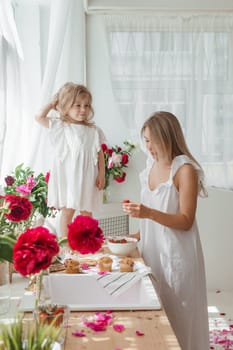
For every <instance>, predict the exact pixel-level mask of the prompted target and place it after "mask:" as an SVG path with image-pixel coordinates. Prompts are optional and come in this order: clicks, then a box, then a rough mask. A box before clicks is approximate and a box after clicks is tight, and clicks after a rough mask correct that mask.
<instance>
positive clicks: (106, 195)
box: [103, 187, 110, 204]
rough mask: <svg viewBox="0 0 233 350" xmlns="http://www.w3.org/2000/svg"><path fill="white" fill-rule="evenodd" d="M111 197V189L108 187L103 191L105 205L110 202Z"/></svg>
mask: <svg viewBox="0 0 233 350" xmlns="http://www.w3.org/2000/svg"><path fill="white" fill-rule="evenodd" d="M109 197H110V189H109V188H108V187H107V188H105V189H104V190H103V204H106V203H108V202H109Z"/></svg>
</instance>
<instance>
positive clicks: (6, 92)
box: [0, 0, 85, 181]
mask: <svg viewBox="0 0 233 350" xmlns="http://www.w3.org/2000/svg"><path fill="white" fill-rule="evenodd" d="M4 1H6V2H7V3H8V5H9V3H10V1H8V0H4ZM0 5H2V2H1V3H0ZM0 12H2V7H0ZM9 12H11V14H13V13H14V17H12V18H13V21H11V22H10V21H7V23H8V27H9V26H10V25H12V26H13V28H17V29H16V33H18V34H17V36H16V38H18V39H19V42H18V41H17V40H15V46H12V47H11V46H10V45H7V42H6V40H4V39H2V40H1V46H0V59H1V63H2V64H1V66H0V76H1V80H0V82H1V85H0V99H1V101H3V102H4V104H3V106H4V107H3V108H4V113H3V115H4V119H5V125H6V128H5V130H4V132H2V134H1V140H2V139H3V142H2V144H1V145H2V159H1V163H0V167H1V181H2V179H3V177H4V176H5V175H7V174H9V173H10V172H11V171H12V170H13V169H14V168H15V166H16V165H18V164H19V163H24V164H25V165H27V166H31V167H32V168H33V169H34V170H35V171H36V172H38V171H43V172H45V171H48V170H49V169H50V166H51V162H52V153H53V151H52V147H51V145H50V143H49V142H48V137H47V130H46V129H43V128H42V127H41V126H40V125H37V123H36V122H35V119H34V115H35V114H36V112H37V110H38V109H39V108H41V107H42V106H43V104H45V103H46V102H48V101H49V100H50V98H52V95H53V94H54V93H55V92H56V91H57V89H58V88H59V87H60V86H61V85H62V84H64V83H65V82H67V81H74V82H78V83H85V64H84V62H85V14H84V9H83V3H82V2H79V1H78V2H77V1H75V0H66V1H63V0H50V1H47V2H33V1H28V2H27V1H26V2H21V1H14V7H12V6H10V7H9ZM4 18H5V16H4ZM1 23H2V22H1ZM0 28H1V27H0ZM11 32H13V31H11ZM0 33H1V31H0ZM19 43H20V44H19ZM20 45H21V46H20ZM20 47H22V52H23V54H21V52H20V50H19V49H20ZM16 48H17V50H16ZM16 51H17V52H16ZM22 56H23V58H22ZM5 68H6V69H5ZM1 131H2V130H1Z"/></svg>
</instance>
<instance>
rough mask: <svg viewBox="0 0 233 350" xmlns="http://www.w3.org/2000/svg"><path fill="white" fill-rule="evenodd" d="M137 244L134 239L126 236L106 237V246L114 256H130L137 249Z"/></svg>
mask: <svg viewBox="0 0 233 350" xmlns="http://www.w3.org/2000/svg"><path fill="white" fill-rule="evenodd" d="M137 242H138V241H137V239H136V238H133V237H128V236H116V237H107V246H108V248H109V250H110V251H111V252H112V253H113V254H116V255H122V256H128V255H130V254H131V253H132V252H133V251H134V250H135V249H136V248H137Z"/></svg>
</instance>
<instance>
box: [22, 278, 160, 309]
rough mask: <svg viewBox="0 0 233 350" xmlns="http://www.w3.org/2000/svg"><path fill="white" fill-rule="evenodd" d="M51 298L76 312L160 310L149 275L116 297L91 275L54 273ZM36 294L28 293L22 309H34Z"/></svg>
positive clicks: (51, 281)
mask: <svg viewBox="0 0 233 350" xmlns="http://www.w3.org/2000/svg"><path fill="white" fill-rule="evenodd" d="M49 279H50V280H49V284H50V288H51V289H50V293H51V294H50V296H51V301H52V302H53V303H57V304H67V305H69V307H70V309H71V310H73V311H94V310H108V309H109V310H159V309H161V305H160V301H159V298H158V296H157V294H156V292H155V289H154V287H153V285H152V282H151V279H150V277H149V276H145V277H143V278H142V279H140V280H139V281H137V282H136V284H135V285H134V286H132V287H131V288H129V289H128V290H126V291H125V292H124V293H122V294H121V295H119V296H117V297H113V296H111V295H110V294H108V293H107V292H106V290H105V289H103V287H102V286H101V285H100V284H99V283H98V282H97V280H96V279H95V278H94V277H93V276H91V275H88V274H87V275H85V274H77V275H70V274H54V273H53V274H51V275H50V276H49ZM34 305H35V295H34V294H33V293H32V292H25V293H24V295H23V298H22V300H21V304H20V310H21V311H32V310H33V309H34Z"/></svg>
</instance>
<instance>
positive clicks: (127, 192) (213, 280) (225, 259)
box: [87, 15, 233, 290]
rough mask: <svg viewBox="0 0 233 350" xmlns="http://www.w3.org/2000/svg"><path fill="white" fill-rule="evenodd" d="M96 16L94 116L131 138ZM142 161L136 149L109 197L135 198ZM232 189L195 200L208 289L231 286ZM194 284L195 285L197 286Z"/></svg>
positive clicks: (90, 81)
mask: <svg viewBox="0 0 233 350" xmlns="http://www.w3.org/2000/svg"><path fill="white" fill-rule="evenodd" d="M100 18H101V17H100V16H97V15H96V16H95V15H91V16H88V19H87V85H88V87H89V88H90V89H91V91H92V93H93V97H94V108H95V112H96V114H95V120H96V123H97V124H98V125H99V126H101V127H102V128H103V130H104V131H105V133H106V136H107V138H108V139H109V141H110V142H111V143H112V144H115V143H117V144H119V143H121V142H122V141H124V140H125V139H128V138H131V135H130V131H129V130H128V129H127V128H126V125H125V123H124V121H123V120H122V119H121V116H120V114H119V112H118V109H117V106H116V104H115V101H114V97H113V95H112V90H111V83H110V81H109V78H108V69H109V67H108V63H107V57H108V52H107V48H106V46H105V33H104V27H103V24H102V22H101V19H100ZM144 165H145V157H144V155H143V153H142V152H139V151H138V152H137V153H135V154H134V156H133V158H132V162H131V163H130V166H129V169H128V172H127V179H126V182H125V183H124V184H120V185H119V184H116V183H114V184H113V186H112V187H111V199H112V200H113V201H115V200H116V201H121V200H122V199H123V198H129V199H133V200H138V199H139V191H140V186H139V180H138V174H139V172H140V171H141V170H142V169H143V167H144ZM232 209H233V192H227V191H221V190H216V189H210V190H209V197H208V198H207V199H203V200H202V199H200V200H199V203H198V213H197V220H198V223H199V228H200V235H201V240H202V244H203V252H204V257H205V262H206V275H207V287H208V289H209V290H216V289H221V290H233V272H232V266H233V254H232V247H233V215H232V213H231V212H232ZM137 225H138V222H137V220H136V219H131V221H130V228H131V230H132V231H133V230H136V228H137ZM197 288H198V286H197Z"/></svg>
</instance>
